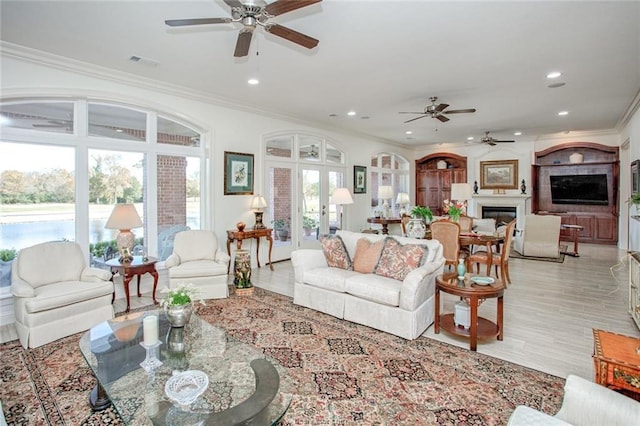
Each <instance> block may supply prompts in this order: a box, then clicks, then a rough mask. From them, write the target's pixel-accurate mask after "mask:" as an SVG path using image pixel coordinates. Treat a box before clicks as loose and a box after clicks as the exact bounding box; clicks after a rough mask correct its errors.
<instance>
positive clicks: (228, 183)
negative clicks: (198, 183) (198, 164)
mask: <svg viewBox="0 0 640 426" xmlns="http://www.w3.org/2000/svg"><path fill="white" fill-rule="evenodd" d="M247 194H253V154H242V153H240V152H228V151H225V152H224V195H247Z"/></svg>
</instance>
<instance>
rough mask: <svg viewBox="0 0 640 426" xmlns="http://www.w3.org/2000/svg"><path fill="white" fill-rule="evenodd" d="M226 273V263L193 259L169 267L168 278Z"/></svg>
mask: <svg viewBox="0 0 640 426" xmlns="http://www.w3.org/2000/svg"><path fill="white" fill-rule="evenodd" d="M215 275H227V264H226V263H218V262H214V261H212V260H193V261H191V262H185V263H181V264H180V265H178V266H174V267H172V268H169V277H170V278H193V277H205V276H215Z"/></svg>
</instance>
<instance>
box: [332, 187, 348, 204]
mask: <svg viewBox="0 0 640 426" xmlns="http://www.w3.org/2000/svg"><path fill="white" fill-rule="evenodd" d="M331 204H353V198H352V197H351V193H350V192H349V190H348V189H347V188H336V189H335V190H334V191H333V195H332V196H331Z"/></svg>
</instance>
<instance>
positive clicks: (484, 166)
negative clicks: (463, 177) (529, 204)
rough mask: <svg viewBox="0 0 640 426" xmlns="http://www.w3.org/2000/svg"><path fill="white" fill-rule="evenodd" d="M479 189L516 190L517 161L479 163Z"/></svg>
mask: <svg viewBox="0 0 640 426" xmlns="http://www.w3.org/2000/svg"><path fill="white" fill-rule="evenodd" d="M480 188H482V189H518V160H498V161H481V162H480Z"/></svg>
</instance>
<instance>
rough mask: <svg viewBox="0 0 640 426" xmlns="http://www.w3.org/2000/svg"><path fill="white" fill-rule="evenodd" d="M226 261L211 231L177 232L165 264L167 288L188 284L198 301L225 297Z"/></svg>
mask: <svg viewBox="0 0 640 426" xmlns="http://www.w3.org/2000/svg"><path fill="white" fill-rule="evenodd" d="M230 259H231V258H230V257H229V255H228V254H227V253H225V252H224V251H223V250H222V248H221V247H220V245H219V244H218V239H217V238H216V235H215V234H214V233H213V232H212V231H206V230H189V231H182V232H178V233H177V234H176V236H175V240H174V243H173V253H172V254H171V255H170V256H169V257H168V258H167V260H166V261H165V266H166V267H167V268H168V270H169V288H176V287H178V286H179V285H180V284H181V283H191V284H193V285H194V286H195V287H196V288H197V289H198V293H199V294H198V295H199V297H200V298H202V299H223V298H226V297H229V286H228V284H227V267H228V266H229V260H230Z"/></svg>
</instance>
